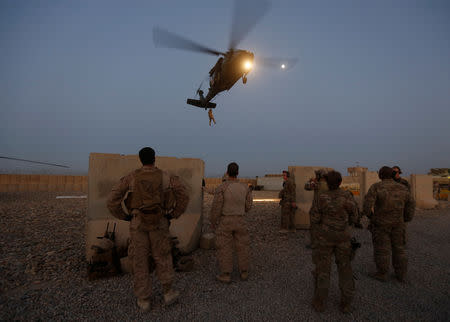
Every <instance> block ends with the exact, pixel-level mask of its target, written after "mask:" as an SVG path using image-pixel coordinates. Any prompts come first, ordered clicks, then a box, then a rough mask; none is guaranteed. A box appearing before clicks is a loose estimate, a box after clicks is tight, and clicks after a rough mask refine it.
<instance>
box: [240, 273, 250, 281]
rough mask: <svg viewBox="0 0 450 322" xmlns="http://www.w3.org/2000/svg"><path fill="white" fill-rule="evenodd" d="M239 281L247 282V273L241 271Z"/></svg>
mask: <svg viewBox="0 0 450 322" xmlns="http://www.w3.org/2000/svg"><path fill="white" fill-rule="evenodd" d="M241 280H242V281H246V280H248V272H247V271H242V272H241Z"/></svg>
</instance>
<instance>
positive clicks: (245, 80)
mask: <svg viewBox="0 0 450 322" xmlns="http://www.w3.org/2000/svg"><path fill="white" fill-rule="evenodd" d="M242 83H244V84H246V83H247V76H245V75H244V76H243V77H242Z"/></svg>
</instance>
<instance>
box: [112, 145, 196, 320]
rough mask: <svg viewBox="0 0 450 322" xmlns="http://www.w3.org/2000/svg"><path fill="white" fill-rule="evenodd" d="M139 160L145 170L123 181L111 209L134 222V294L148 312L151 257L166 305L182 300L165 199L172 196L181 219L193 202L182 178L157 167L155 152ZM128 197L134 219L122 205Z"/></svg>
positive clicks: (149, 151) (115, 189) (142, 154)
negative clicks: (177, 282) (174, 265)
mask: <svg viewBox="0 0 450 322" xmlns="http://www.w3.org/2000/svg"><path fill="white" fill-rule="evenodd" d="M139 159H140V161H141V162H142V167H141V168H140V169H137V170H135V171H133V172H131V173H130V174H128V175H127V176H125V177H123V178H121V179H120V182H119V183H118V184H116V185H115V186H114V187H113V188H112V191H111V193H110V194H109V197H108V202H107V207H108V209H109V211H110V212H111V214H112V215H113V216H114V217H116V218H118V219H121V220H127V221H131V222H130V238H131V245H132V249H133V254H132V255H133V256H132V267H133V285H134V294H135V295H136V297H137V304H138V306H139V308H141V309H142V310H144V311H148V310H149V309H150V306H151V301H150V297H151V291H152V277H151V275H152V274H151V271H150V268H149V257H150V254H151V256H152V257H153V259H154V262H155V264H156V275H157V276H158V279H159V280H160V282H161V284H162V288H163V294H164V302H165V304H166V305H170V304H172V303H174V302H176V300H177V299H178V297H179V292H178V291H176V290H174V289H173V288H172V283H173V279H174V270H173V262H172V255H171V248H172V247H171V240H170V235H169V222H168V219H167V218H165V216H164V213H163V211H164V209H163V205H164V203H165V202H166V201H167V200H164V199H165V197H166V196H168V195H170V193H172V194H173V195H174V196H175V199H176V205H175V209H174V210H173V213H172V214H171V217H173V218H178V217H179V216H180V215H181V214H182V213H183V212H184V211H185V209H186V207H187V204H188V202H189V198H188V196H187V194H186V192H185V188H184V186H183V185H182V184H181V182H180V181H179V178H178V177H174V176H172V177H169V175H168V174H167V173H166V172H164V171H162V170H160V169H158V168H157V167H155V151H154V150H153V149H152V148H149V147H145V148H143V149H141V150H140V151H139ZM127 194H128V198H127V204H128V205H129V210H130V215H127V214H126V213H125V212H124V211H123V209H122V205H121V203H122V200H123V199H124V197H125V196H126V195H127ZM166 199H168V198H166Z"/></svg>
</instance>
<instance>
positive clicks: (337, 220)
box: [311, 171, 358, 313]
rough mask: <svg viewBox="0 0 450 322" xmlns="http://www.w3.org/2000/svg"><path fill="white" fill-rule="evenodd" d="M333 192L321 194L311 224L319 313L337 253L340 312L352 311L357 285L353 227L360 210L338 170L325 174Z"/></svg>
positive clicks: (322, 309) (312, 211) (326, 293)
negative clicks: (353, 260)
mask: <svg viewBox="0 0 450 322" xmlns="http://www.w3.org/2000/svg"><path fill="white" fill-rule="evenodd" d="M325 179H326V182H327V185H328V188H329V191H326V192H323V193H321V194H320V196H319V198H318V201H317V202H316V203H315V204H313V207H312V209H311V221H312V224H313V225H314V226H315V227H316V232H315V236H314V238H315V239H314V244H315V247H314V248H313V255H312V258H313V262H314V264H315V265H316V268H315V273H316V274H315V278H314V282H315V291H314V298H313V302H312V305H313V307H314V309H315V310H316V311H318V312H323V311H324V310H325V301H326V299H327V297H328V289H329V286H330V270H331V257H332V255H333V254H334V256H335V258H336V265H337V268H338V273H339V288H340V290H341V305H340V309H341V311H342V312H344V313H349V312H351V306H350V305H351V302H352V299H353V296H354V293H355V283H354V280H353V272H352V267H351V263H350V261H351V253H352V247H351V243H350V239H351V233H350V226H351V225H353V224H355V223H356V221H357V217H358V214H357V207H356V204H355V201H354V199H353V197H352V196H350V194H349V193H348V192H347V191H345V190H342V189H339V186H340V184H341V182H342V176H341V174H340V173H339V172H337V171H330V172H328V173H327V174H326V175H325Z"/></svg>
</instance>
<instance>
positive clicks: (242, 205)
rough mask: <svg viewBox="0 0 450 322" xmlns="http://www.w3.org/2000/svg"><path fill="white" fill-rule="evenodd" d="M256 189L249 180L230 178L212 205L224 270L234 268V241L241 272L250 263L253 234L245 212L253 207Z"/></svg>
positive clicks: (220, 259)
mask: <svg viewBox="0 0 450 322" xmlns="http://www.w3.org/2000/svg"><path fill="white" fill-rule="evenodd" d="M252 203H253V198H252V192H251V190H250V189H249V187H248V186H247V185H246V184H245V183H240V182H239V181H238V180H237V179H228V180H227V181H225V182H224V183H222V184H221V185H220V186H219V187H217V189H216V192H215V194H214V200H213V204H212V207H211V213H210V220H211V223H212V224H213V225H214V226H216V227H217V229H216V247H217V260H218V262H219V268H220V271H221V273H227V274H228V273H231V272H232V271H233V241H234V244H235V247H236V253H237V257H238V264H239V270H240V272H241V273H242V272H247V271H248V266H249V259H248V254H249V247H250V236H249V234H248V229H247V224H246V223H245V219H244V214H245V213H246V212H248V211H249V210H250V208H251V207H252Z"/></svg>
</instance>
